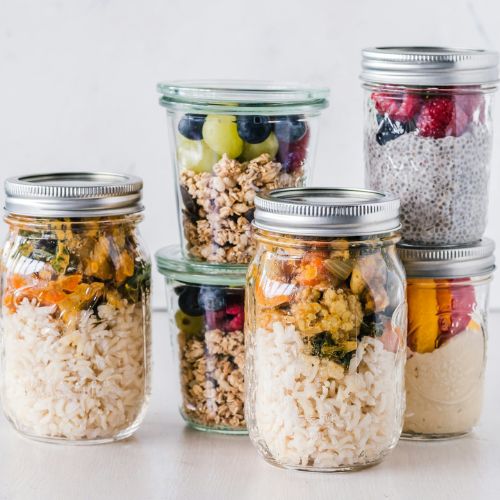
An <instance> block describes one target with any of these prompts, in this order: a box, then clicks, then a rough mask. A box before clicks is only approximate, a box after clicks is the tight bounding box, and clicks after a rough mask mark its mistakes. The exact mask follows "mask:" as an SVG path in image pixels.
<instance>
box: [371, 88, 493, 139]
mask: <svg viewBox="0 0 500 500" xmlns="http://www.w3.org/2000/svg"><path fill="white" fill-rule="evenodd" d="M483 99H484V98H483V96H482V95H481V94H478V93H470V94H464V93H462V94H453V93H451V92H450V93H448V94H444V93H443V94H439V95H437V94H432V93H424V92H422V93H417V92H400V93H398V92H394V91H392V90H391V91H385V92H373V93H372V95H371V100H372V101H373V104H374V106H375V110H376V113H377V123H378V129H377V133H376V140H377V142H378V143H379V144H380V145H381V146H383V145H384V144H386V143H387V142H389V141H392V140H394V139H397V138H398V137H400V136H401V135H403V134H406V133H410V132H414V131H415V132H416V133H417V134H418V135H420V136H422V137H431V138H433V139H442V138H444V137H450V136H451V137H460V136H461V135H462V134H463V133H464V132H466V131H467V129H468V127H469V125H470V123H472V122H473V121H474V120H475V119H477V117H478V119H479V120H482V115H483V114H484V111H483V108H484V100H483ZM483 118H484V117H483Z"/></svg>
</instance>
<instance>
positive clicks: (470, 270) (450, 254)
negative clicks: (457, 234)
mask: <svg viewBox="0 0 500 500" xmlns="http://www.w3.org/2000/svg"><path fill="white" fill-rule="evenodd" d="M494 251H495V243H494V242H493V241H492V240H490V239H489V238H484V239H482V240H481V241H480V242H478V243H475V244H472V245H464V246H457V247H416V246H411V245H405V244H400V245H398V252H399V257H400V258H401V260H402V261H403V264H404V266H405V269H406V274H407V275H408V277H409V278H467V277H470V276H481V275H484V274H489V273H491V272H493V271H494V269H495V256H494Z"/></svg>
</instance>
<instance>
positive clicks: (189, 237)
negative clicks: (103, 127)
mask: <svg viewBox="0 0 500 500" xmlns="http://www.w3.org/2000/svg"><path fill="white" fill-rule="evenodd" d="M235 109H237V108H235ZM190 111H191V113H190ZM266 112H268V113H272V111H271V107H269V110H267V109H266V108H265V107H264V108H262V113H263V114H262V115H258V116H255V115H249V114H246V113H249V112H248V111H246V112H245V111H242V112H240V113H238V112H236V111H235V112H233V114H193V111H192V110H191V109H190V108H189V107H186V108H185V109H183V110H178V109H167V116H168V123H169V131H170V137H171V141H170V144H171V150H172V152H173V164H174V165H175V169H174V171H175V185H176V186H177V200H178V215H179V226H180V233H181V243H182V249H183V252H184V255H185V256H186V257H189V258H193V259H197V260H202V261H208V262H217V263H238V264H247V263H248V262H250V260H251V258H252V256H253V254H254V252H255V242H254V240H253V238H252V221H253V214H254V208H255V207H254V197H255V193H256V192H259V191H270V190H273V189H277V188H285V187H298V186H304V185H307V183H308V181H310V176H311V173H312V164H313V155H314V152H315V147H316V138H317V134H318V131H317V129H318V118H319V117H318V112H317V111H316V112H312V111H311V112H310V113H309V114H307V113H306V114H304V113H300V114H295V115H293V114H291V115H286V116H273V115H271V114H270V115H266V114H265V113H266ZM194 113H199V111H194ZM193 117H194V118H193ZM189 124H191V125H189ZM242 136H243V137H244V138H245V139H247V140H251V141H252V142H251V143H250V142H247V141H246V140H245V139H243V138H242ZM193 137H194V138H195V139H194V140H193V139H190V138H193Z"/></svg>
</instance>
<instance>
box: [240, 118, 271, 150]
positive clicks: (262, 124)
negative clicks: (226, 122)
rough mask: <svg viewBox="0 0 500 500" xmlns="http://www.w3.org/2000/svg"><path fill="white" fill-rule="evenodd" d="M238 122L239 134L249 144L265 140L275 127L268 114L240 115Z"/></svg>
mask: <svg viewBox="0 0 500 500" xmlns="http://www.w3.org/2000/svg"><path fill="white" fill-rule="evenodd" d="M236 124H237V126H238V135H239V136H240V137H241V138H242V139H243V140H244V141H246V142H248V143H249V144H259V143H260V142H264V141H265V140H266V139H267V138H268V137H269V134H270V133H271V130H272V128H273V127H272V125H271V124H270V123H269V118H268V117H267V116H238V119H237V120H236Z"/></svg>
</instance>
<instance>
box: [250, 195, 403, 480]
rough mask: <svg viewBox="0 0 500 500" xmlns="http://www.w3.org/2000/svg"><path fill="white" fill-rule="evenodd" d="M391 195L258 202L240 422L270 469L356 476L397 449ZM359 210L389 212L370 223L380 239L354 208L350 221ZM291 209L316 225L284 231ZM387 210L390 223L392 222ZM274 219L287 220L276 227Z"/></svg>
mask: <svg viewBox="0 0 500 500" xmlns="http://www.w3.org/2000/svg"><path fill="white" fill-rule="evenodd" d="M346 198H349V199H348V200H347V199H346ZM367 198H368V199H367ZM354 200H355V201H354ZM386 200H387V198H385V197H384V196H382V195H380V194H378V193H373V192H370V193H368V192H365V191H359V190H352V191H349V192H347V190H334V189H332V190H322V189H317V190H313V189H309V190H308V189H304V190H293V189H292V190H282V191H281V192H280V191H278V192H274V193H272V194H271V195H270V196H269V197H267V198H266V197H263V198H262V201H261V198H260V196H259V197H258V198H257V212H256V225H257V228H258V230H257V233H256V239H257V253H256V256H255V258H254V260H253V261H252V263H251V265H250V268H249V271H248V283H247V298H246V301H247V308H246V313H247V318H246V342H247V351H246V352H247V366H246V377H247V378H246V384H247V400H246V405H247V406H246V416H247V424H248V428H249V433H250V438H251V439H252V441H253V443H254V444H255V445H256V447H257V449H258V450H259V451H260V453H261V454H262V455H263V456H264V458H266V459H267V460H268V461H270V462H271V463H273V464H276V465H280V466H283V467H289V468H297V469H304V470H326V471H335V470H350V469H356V468H360V467H366V466H368V465H371V464H374V463H377V462H379V461H380V460H381V459H382V458H383V457H384V456H385V455H386V454H387V453H388V452H389V451H390V450H391V449H392V448H393V447H394V446H395V445H396V443H397V440H398V438H399V435H400V432H401V426H402V415H403V410H404V395H403V377H404V361H405V343H406V314H405V281H404V272H403V270H402V267H401V264H400V262H399V259H398V256H397V253H396V248H395V243H396V241H397V240H398V235H397V232H396V230H397V227H398V222H397V203H396V204H392V207H391V208H389V205H391V202H390V201H387V202H386ZM289 201H290V203H288V202H289ZM393 201H395V200H393ZM357 203H360V204H361V205H365V206H368V205H370V206H371V207H372V208H373V210H374V211H378V210H380V212H379V213H378V216H379V217H380V218H381V219H382V220H383V219H384V217H386V220H385V223H382V225H381V226H379V228H378V229H376V228H375V227H372V229H373V230H374V231H375V233H373V234H367V231H368V232H369V231H370V230H371V229H370V227H369V225H368V227H363V225H362V222H361V219H362V218H363V216H362V215H361V212H358V215H356V216H353V213H354V212H355V211H356V210H357V209H358V206H357ZM318 205H321V207H318ZM377 205H378V206H377ZM384 205H385V208H382V207H383V206H384ZM310 207H314V208H313V209H312V210H311V211H310V212H308V210H309V208H310ZM267 210H268V211H267ZM361 210H363V209H361ZM384 211H386V212H385V214H384ZM320 212H321V213H322V214H323V216H322V217H316V216H313V215H312V214H314V213H316V214H318V213H320ZM391 212H392V214H391ZM298 213H301V214H302V215H305V214H306V213H307V214H308V215H306V216H305V217H304V218H305V219H310V220H311V221H312V224H311V225H309V224H310V223H309V222H305V221H304V219H302V223H303V224H304V226H300V225H299V224H298V223H297V222H295V223H294V222H291V224H290V225H288V224H287V218H290V219H292V218H293V217H294V215H292V214H295V215H296V214H298ZM341 213H343V214H350V215H347V219H350V221H346V220H345V219H344V217H343V216H342V215H340V214H341ZM394 213H395V214H396V216H395V217H396V221H394V219H393V220H392V221H389V222H388V220H389V219H390V218H391V217H394ZM260 214H262V215H260ZM269 214H276V215H278V214H279V215H278V219H279V217H280V216H281V217H282V223H281V224H280V226H281V227H282V229H281V231H280V232H277V231H276V232H275V231H274V230H272V228H273V221H272V220H270V219H269V218H268V216H269ZM387 218H388V219H387ZM271 219H274V217H273V216H271ZM278 219H276V220H275V221H274V222H279V221H278ZM326 219H329V221H328V222H326ZM341 219H343V220H342V222H340V223H339V224H338V227H336V228H335V229H333V226H334V225H335V224H336V221H339V220H341ZM344 223H345V226H344V225H343V224H344ZM322 224H325V226H330V227H329V229H328V230H326V229H325V227H322ZM305 226H309V227H305ZM347 226H350V227H349V228H348V227H347ZM353 227H355V230H354V231H355V232H354V233H353V232H352V231H353ZM377 231H379V232H377ZM356 232H358V235H356ZM308 233H316V234H321V233H323V234H324V236H312V235H310V234H308ZM363 233H364V234H363Z"/></svg>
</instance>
